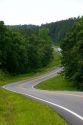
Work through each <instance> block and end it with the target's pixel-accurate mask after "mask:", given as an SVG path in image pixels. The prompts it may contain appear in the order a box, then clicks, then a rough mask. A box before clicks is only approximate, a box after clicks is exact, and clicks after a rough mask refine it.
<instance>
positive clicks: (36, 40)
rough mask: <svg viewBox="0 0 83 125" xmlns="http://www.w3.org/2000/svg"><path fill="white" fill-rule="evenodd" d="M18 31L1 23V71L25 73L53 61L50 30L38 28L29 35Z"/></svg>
mask: <svg viewBox="0 0 83 125" xmlns="http://www.w3.org/2000/svg"><path fill="white" fill-rule="evenodd" d="M16 31H17V30H16ZM16 31H15V32H14V31H13V30H11V29H9V28H8V27H6V26H5V25H4V22H3V21H0V69H5V70H7V71H8V72H10V73H25V72H30V71H33V70H35V69H37V68H41V67H43V66H46V65H47V64H48V63H49V62H50V60H51V59H52V47H51V40H50V38H49V37H48V30H47V29H45V28H44V29H41V30H40V29H39V28H38V29H37V30H35V31H34V32H33V31H31V32H30V33H29V34H28V33H26V31H25V30H24V32H23V33H24V34H23V33H20V32H16ZM25 33H26V35H25Z"/></svg>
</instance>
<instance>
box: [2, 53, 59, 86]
mask: <svg viewBox="0 0 83 125" xmlns="http://www.w3.org/2000/svg"><path fill="white" fill-rule="evenodd" d="M53 56H54V59H53V60H52V61H51V62H50V63H49V64H48V65H47V66H46V67H44V68H41V69H38V70H36V71H34V72H31V73H26V74H20V75H15V76H13V75H10V74H8V73H7V72H6V73H4V72H3V71H1V70H0V86H1V85H5V84H7V83H12V82H16V81H19V80H24V79H27V78H30V77H33V76H38V75H41V74H43V73H45V72H48V71H49V70H51V69H53V68H55V67H57V66H60V65H61V60H60V58H61V55H60V54H59V53H58V52H53Z"/></svg>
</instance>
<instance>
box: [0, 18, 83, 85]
mask: <svg viewBox="0 0 83 125" xmlns="http://www.w3.org/2000/svg"><path fill="white" fill-rule="evenodd" d="M54 44H55V45H60V46H61V49H62V65H63V66H64V72H65V78H66V79H68V80H70V81H74V82H75V83H77V84H75V85H76V86H78V87H81V86H83V17H81V18H80V17H78V18H70V19H68V20H62V21H58V22H54V23H49V24H43V25H41V26H36V25H14V26H6V25H4V22H3V21H0V69H3V70H6V71H8V72H9V73H12V74H20V73H29V72H31V71H35V70H36V69H38V68H41V67H44V66H46V65H48V64H49V63H50V62H51V61H52V59H53V47H52V46H53V45H54Z"/></svg>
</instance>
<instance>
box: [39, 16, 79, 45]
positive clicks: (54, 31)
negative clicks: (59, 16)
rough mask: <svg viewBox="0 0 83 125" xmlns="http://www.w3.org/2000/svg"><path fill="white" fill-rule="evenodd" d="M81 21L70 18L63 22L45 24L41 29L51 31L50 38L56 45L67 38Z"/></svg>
mask: <svg viewBox="0 0 83 125" xmlns="http://www.w3.org/2000/svg"><path fill="white" fill-rule="evenodd" d="M78 20H79V17H78V18H69V19H68V20H61V21H57V22H53V23H48V24H44V25H42V26H41V27H46V28H48V29H49V36H50V37H51V39H52V41H53V42H54V43H55V44H60V42H61V41H62V40H63V38H64V37H65V35H66V33H68V32H70V31H71V29H72V27H73V25H74V23H75V22H77V21H78Z"/></svg>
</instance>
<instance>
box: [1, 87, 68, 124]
mask: <svg viewBox="0 0 83 125" xmlns="http://www.w3.org/2000/svg"><path fill="white" fill-rule="evenodd" d="M0 125H67V123H66V122H65V121H64V120H63V119H62V118H61V117H60V116H59V115H58V114H57V113H56V112H54V111H53V110H52V109H51V108H49V107H48V106H47V105H45V104H41V103H39V102H38V101H33V100H31V99H27V98H26V97H24V96H22V95H20V94H16V93H13V92H9V91H6V90H3V89H0Z"/></svg>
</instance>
